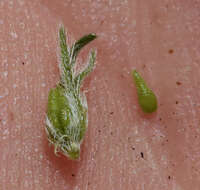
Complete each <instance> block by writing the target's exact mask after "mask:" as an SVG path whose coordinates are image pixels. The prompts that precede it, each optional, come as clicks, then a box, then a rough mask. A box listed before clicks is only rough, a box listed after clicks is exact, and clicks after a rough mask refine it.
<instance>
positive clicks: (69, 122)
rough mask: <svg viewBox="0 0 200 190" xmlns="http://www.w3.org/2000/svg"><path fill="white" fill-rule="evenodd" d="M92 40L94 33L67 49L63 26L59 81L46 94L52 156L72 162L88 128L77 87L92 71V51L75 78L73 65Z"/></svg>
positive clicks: (60, 37) (47, 121) (85, 102)
mask: <svg viewBox="0 0 200 190" xmlns="http://www.w3.org/2000/svg"><path fill="white" fill-rule="evenodd" d="M95 38H96V35H95V34H88V35H86V36H83V37H82V38H81V39H80V40H78V41H77V42H76V43H74V44H73V45H72V47H71V48H68V46H67V43H66V34H65V29H64V27H61V28H60V30H59V40H60V49H61V64H60V75H61V80H60V82H59V84H58V85H57V86H56V88H54V89H51V90H50V92H49V97H48V106H47V118H46V132H47V135H48V140H49V141H50V143H52V144H53V145H54V147H55V153H57V152H59V151H60V152H62V153H63V154H64V155H66V156H67V157H69V158H70V159H72V160H77V159H78V158H79V156H80V145H81V143H82V141H83V138H84V135H85V132H86V129H87V125H88V117H87V111H88V108H87V101H86V98H85V95H84V94H83V93H82V92H80V87H81V82H82V81H83V79H84V78H85V77H86V76H87V75H88V73H90V72H91V71H92V70H93V67H94V63H95V58H96V53H95V51H91V53H90V57H89V63H88V65H87V66H86V67H85V69H84V70H83V71H82V72H80V73H78V74H77V75H75V74H74V73H75V72H74V66H75V62H76V57H77V55H78V53H79V51H80V49H81V48H83V47H84V46H85V45H87V44H88V43H89V42H91V41H92V40H94V39H95Z"/></svg>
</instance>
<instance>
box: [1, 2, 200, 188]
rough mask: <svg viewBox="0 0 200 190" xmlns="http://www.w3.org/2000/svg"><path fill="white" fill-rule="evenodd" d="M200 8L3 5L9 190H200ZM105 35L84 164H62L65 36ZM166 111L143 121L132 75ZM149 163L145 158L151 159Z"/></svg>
mask: <svg viewBox="0 0 200 190" xmlns="http://www.w3.org/2000/svg"><path fill="white" fill-rule="evenodd" d="M199 12H200V1H199V0H190V1H188V0H162V1H159V0H148V1H147V0H101V1H100V0H82V1H81V0H59V1H53V0H52V1H50V0H34V1H31V0H29V1H28V0H1V1H0V81H1V82H0V134H1V135H0V189H2V190H27V189H29V190H47V189H48V190H57V189H58V190H191V189H192V190H199V189H200V117H199V115H200V109H199V108H200V90H199V85H200V79H199V78H200V77H199V76H200V68H199V66H200V40H199V39H200V14H199ZM60 23H64V25H65V27H66V28H67V30H68V33H69V36H70V39H78V38H79V37H80V36H82V35H83V34H86V33H89V32H95V33H97V35H98V36H99V37H98V39H97V40H96V41H95V42H93V43H92V44H91V45H90V46H89V47H88V48H86V49H85V50H84V51H83V53H82V54H81V56H80V58H81V59H80V60H86V58H87V57H86V56H87V53H88V50H89V48H91V47H95V48H96V49H97V51H98V58H97V60H98V61H97V65H96V69H95V71H94V72H93V73H92V74H91V75H90V76H89V77H88V78H87V79H86V81H85V83H84V86H83V89H84V90H85V91H86V96H87V99H88V106H89V127H88V131H87V135H86V138H85V140H84V144H83V145H82V153H81V160H80V161H79V162H73V161H69V160H68V159H67V158H65V157H64V156H60V157H56V156H55V155H54V153H53V147H49V146H48V142H47V138H46V134H45V131H44V126H45V111H46V104H47V96H48V91H49V89H50V88H52V87H54V86H55V84H56V83H57V81H58V79H59V72H58V61H57V54H58V48H57V31H58V26H59V24H60ZM132 69H137V70H138V71H139V72H140V73H141V75H142V76H143V77H144V78H145V80H146V81H147V83H148V84H149V86H150V87H151V88H152V89H153V90H154V91H155V93H156V94H157V97H158V101H159V107H158V111H157V112H156V113H154V114H152V115H145V114H143V113H142V112H141V110H140V108H139V106H138V103H137V95H136V89H135V86H134V84H133V81H132V78H131V73H130V72H131V70H132ZM141 153H143V158H142V155H141Z"/></svg>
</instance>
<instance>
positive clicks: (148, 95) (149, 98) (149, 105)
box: [132, 70, 157, 113]
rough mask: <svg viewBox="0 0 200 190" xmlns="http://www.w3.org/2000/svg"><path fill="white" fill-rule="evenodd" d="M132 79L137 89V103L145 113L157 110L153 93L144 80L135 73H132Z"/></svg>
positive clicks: (134, 71)
mask: <svg viewBox="0 0 200 190" xmlns="http://www.w3.org/2000/svg"><path fill="white" fill-rule="evenodd" d="M132 75H133V79H134V82H135V85H136V88H137V94H138V101H139V104H140V107H141V108H142V110H143V111H144V112H145V113H152V112H154V111H156V110H157V98H156V95H155V94H154V92H153V91H152V90H151V89H150V88H148V86H147V84H146V82H145V81H144V79H143V78H142V77H141V76H140V74H139V73H138V72H137V71H136V70H133V71H132Z"/></svg>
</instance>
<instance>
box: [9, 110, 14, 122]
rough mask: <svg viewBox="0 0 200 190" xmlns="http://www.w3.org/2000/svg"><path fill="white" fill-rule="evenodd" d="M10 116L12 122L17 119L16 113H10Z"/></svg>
mask: <svg viewBox="0 0 200 190" xmlns="http://www.w3.org/2000/svg"><path fill="white" fill-rule="evenodd" d="M9 116H10V120H11V121H13V120H14V118H15V117H14V113H13V112H10V113H9Z"/></svg>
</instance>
